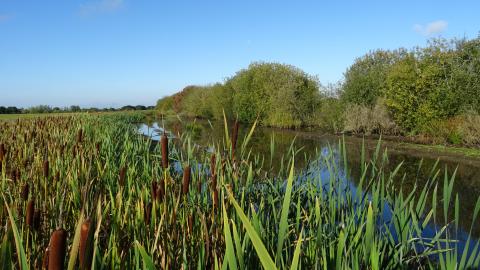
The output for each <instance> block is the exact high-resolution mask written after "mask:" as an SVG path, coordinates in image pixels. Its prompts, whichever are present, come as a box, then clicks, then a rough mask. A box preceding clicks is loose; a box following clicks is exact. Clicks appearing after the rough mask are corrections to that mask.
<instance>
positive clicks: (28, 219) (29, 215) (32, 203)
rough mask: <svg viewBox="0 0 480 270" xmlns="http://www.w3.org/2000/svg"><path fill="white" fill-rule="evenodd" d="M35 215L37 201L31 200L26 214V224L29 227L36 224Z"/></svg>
mask: <svg viewBox="0 0 480 270" xmlns="http://www.w3.org/2000/svg"><path fill="white" fill-rule="evenodd" d="M34 215H35V201H34V200H30V201H29V202H28V204H27V213H26V215H25V224H27V226H28V227H30V228H33V226H34V224H33V223H34Z"/></svg>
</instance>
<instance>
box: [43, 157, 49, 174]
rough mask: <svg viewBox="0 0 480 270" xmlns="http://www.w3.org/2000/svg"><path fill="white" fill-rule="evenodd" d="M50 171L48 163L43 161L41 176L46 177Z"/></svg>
mask: <svg viewBox="0 0 480 270" xmlns="http://www.w3.org/2000/svg"><path fill="white" fill-rule="evenodd" d="M49 171H50V163H49V162H48V159H46V160H45V161H43V176H45V177H48V172H49Z"/></svg>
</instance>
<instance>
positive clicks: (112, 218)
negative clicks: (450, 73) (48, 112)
mask: <svg viewBox="0 0 480 270" xmlns="http://www.w3.org/2000/svg"><path fill="white" fill-rule="evenodd" d="M138 121H141V118H140V116H136V115H108V116H85V115H76V116H67V117H53V118H42V119H33V120H32V119H25V120H20V121H15V122H14V121H12V122H7V123H3V125H2V129H1V133H0V161H1V172H0V173H1V178H0V180H1V181H0V190H1V193H2V196H1V203H2V206H1V207H0V220H1V224H0V236H2V238H1V245H0V267H1V269H19V268H20V269H193V268H196V269H241V270H245V269H259V268H262V267H263V268H265V269H302V268H303V269H412V268H418V269H437V268H440V269H478V268H479V265H480V255H479V242H478V241H475V240H474V239H471V238H470V237H468V239H467V241H466V244H465V245H464V246H462V247H461V246H460V244H459V242H458V241H456V239H457V238H458V237H459V235H458V234H459V229H458V228H459V226H458V221H459V219H460V198H459V197H458V195H456V194H453V193H452V190H453V185H454V179H455V173H454V172H452V173H450V172H448V171H444V170H443V169H441V168H436V167H435V168H432V173H431V176H430V178H429V179H428V183H427V185H423V186H415V188H414V190H412V191H408V192H407V191H404V190H398V189H395V188H394V185H393V182H394V181H401V179H403V178H404V177H409V176H399V175H397V174H398V168H400V166H401V164H399V166H398V167H397V169H396V170H394V171H385V169H384V164H385V163H386V162H388V156H387V154H386V153H380V151H379V149H380V147H378V148H377V151H376V153H375V155H374V156H373V158H372V159H371V160H365V159H363V160H362V167H361V169H360V170H361V173H360V175H361V179H357V180H358V181H356V184H355V185H354V184H352V182H350V181H348V179H349V177H350V176H349V171H350V169H349V168H348V166H347V164H348V163H347V161H346V159H345V157H346V154H345V153H346V151H347V149H346V148H345V146H344V145H343V144H342V142H341V141H340V142H339V144H338V145H335V146H332V147H331V148H329V149H327V150H328V151H321V152H319V154H318V159H316V160H311V161H310V163H309V164H310V165H309V166H308V168H306V169H304V170H301V171H295V169H294V164H295V158H298V157H299V156H301V155H298V152H299V150H298V149H296V148H295V147H294V143H292V147H291V148H290V150H289V151H288V153H285V155H284V156H285V157H287V158H285V159H283V160H277V161H274V162H278V164H280V165H279V166H277V167H279V168H280V169H279V170H273V169H272V168H273V167H272V162H264V161H265V159H264V158H263V157H261V156H259V155H256V154H255V153H254V152H252V150H251V149H250V148H249V147H248V142H249V141H250V139H251V136H252V133H253V132H254V129H255V125H254V126H253V127H252V129H251V131H250V132H249V133H248V134H247V135H246V136H245V137H244V138H237V136H238V125H239V124H238V123H235V125H234V126H233V129H232V132H231V133H230V130H229V129H228V128H227V125H226V124H225V138H224V141H223V142H222V143H220V144H216V145H213V147H212V148H211V149H214V151H213V152H208V151H205V148H204V147H203V146H197V145H195V144H193V143H192V142H191V140H190V139H189V137H188V135H182V136H180V137H177V138H173V137H168V136H167V134H164V136H162V137H161V140H160V143H157V142H154V141H152V140H151V139H149V138H145V137H142V136H140V135H139V134H137V131H136V128H135V125H134V124H132V123H134V122H138ZM237 140H238V142H237ZM274 145H275V143H274V140H273V139H272V145H271V151H272V152H274V151H275V146H274ZM266 164H269V165H266ZM479 211H480V200H479V201H478V202H477V204H476V208H475V210H474V215H473V216H474V218H473V222H472V228H473V226H474V224H475V222H476V218H477V216H478V212H479Z"/></svg>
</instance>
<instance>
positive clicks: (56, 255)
mask: <svg viewBox="0 0 480 270" xmlns="http://www.w3.org/2000/svg"><path fill="white" fill-rule="evenodd" d="M66 244H67V232H66V231H65V230H63V229H58V230H56V231H54V232H53V233H52V237H51V238H50V247H49V252H48V253H49V254H48V270H61V269H64V262H65V255H66V254H65V253H66Z"/></svg>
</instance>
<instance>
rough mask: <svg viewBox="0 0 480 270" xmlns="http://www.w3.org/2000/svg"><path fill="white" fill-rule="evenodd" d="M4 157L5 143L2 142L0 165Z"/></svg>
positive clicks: (0, 145)
mask: <svg viewBox="0 0 480 270" xmlns="http://www.w3.org/2000/svg"><path fill="white" fill-rule="evenodd" d="M4 158H5V145H4V144H3V143H2V144H0V165H1V163H2V162H3V159H4Z"/></svg>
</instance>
